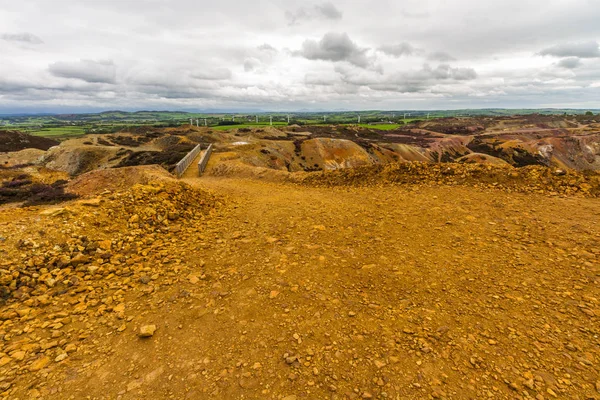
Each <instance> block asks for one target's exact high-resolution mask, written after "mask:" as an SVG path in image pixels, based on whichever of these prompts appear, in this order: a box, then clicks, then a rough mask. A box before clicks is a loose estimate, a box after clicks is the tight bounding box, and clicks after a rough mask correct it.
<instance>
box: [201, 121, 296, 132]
mask: <svg viewBox="0 0 600 400" xmlns="http://www.w3.org/2000/svg"><path fill="white" fill-rule="evenodd" d="M286 125H287V122H273V126H286ZM267 126H270V125H269V124H268V123H266V124H261V123H259V124H256V123H253V124H239V125H219V126H210V127H209V128H210V129H213V130H217V131H229V130H232V129H240V128H266V127H267Z"/></svg>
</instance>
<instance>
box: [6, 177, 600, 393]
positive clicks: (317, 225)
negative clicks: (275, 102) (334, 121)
mask: <svg viewBox="0 0 600 400" xmlns="http://www.w3.org/2000/svg"><path fill="white" fill-rule="evenodd" d="M187 182H188V183H190V184H192V185H194V186H196V187H199V188H202V189H204V190H206V189H209V190H210V191H211V193H214V194H215V196H217V198H218V199H220V200H219V202H222V205H221V206H218V207H216V208H214V209H211V210H209V209H206V210H204V211H203V213H202V214H201V215H195V216H194V215H192V216H189V218H180V219H179V220H177V221H176V223H177V224H176V225H175V229H172V228H173V223H174V222H170V223H169V222H168V219H166V221H165V222H164V224H163V225H161V227H160V228H157V229H159V231H160V232H159V233H160V234H157V231H156V230H155V231H154V232H153V233H152V232H150V233H149V232H148V231H143V230H140V229H136V227H137V226H138V225H136V224H137V222H138V219H136V217H135V216H131V217H129V216H127V221H128V222H127V221H126V222H125V223H124V226H123V227H122V229H121V230H120V231H116V229H117V228H114V229H115V230H111V229H107V228H106V227H109V226H111V225H110V224H111V221H110V218H109V217H110V216H108V217H107V218H106V219H103V220H102V221H103V224H106V225H104V227H105V228H106V229H102V227H98V228H97V230H93V229H91V228H92V224H89V223H88V224H87V225H85V226H82V224H83V222H76V221H86V219H85V218H86V216H87V215H88V214H90V213H91V216H93V215H94V213H96V217H97V218H100V216H101V215H103V214H102V212H103V211H102V210H103V209H104V208H106V207H109V206H110V205H111V204H112V203H111V200H110V197H109V196H110V195H103V196H102V197H101V198H100V200H97V201H96V203H94V204H92V205H91V207H90V205H87V206H85V205H72V206H70V205H67V206H66V208H67V209H68V208H69V207H71V208H73V210H74V212H73V213H72V214H66V215H70V216H65V214H60V213H57V214H59V215H57V216H56V215H55V216H44V217H40V216H39V213H40V209H37V210H33V211H27V210H18V211H15V210H10V211H4V212H2V213H3V214H4V215H2V219H1V221H2V225H1V227H2V229H3V231H4V230H5V229H6V230H7V231H9V230H11V229H12V230H13V231H11V232H15V231H14V229H17V228H19V227H20V228H19V229H20V231H19V232H21V233H19V235H20V236H23V235H25V236H27V237H30V238H31V239H30V240H31V241H32V242H35V243H37V245H39V243H41V242H43V241H44V240H45V241H50V242H52V240H59V239H58V236H59V234H58V233H57V234H56V236H53V234H52V229H55V230H57V232H58V231H59V230H60V229H64V227H66V226H70V227H71V229H72V232H74V233H72V234H70V237H71V239H70V240H71V241H75V245H77V243H79V244H81V243H80V242H81V241H82V239H80V238H79V239H77V238H78V236H77V234H79V233H78V232H87V235H88V238H86V239H85V240H84V241H83V242H85V243H87V242H92V241H94V240H99V243H100V248H99V249H97V250H95V251H96V254H99V255H100V256H102V255H103V254H106V253H107V252H110V254H109V256H107V257H104V258H102V257H98V256H97V255H93V256H91V257H90V260H87V259H86V260H80V261H81V263H79V264H77V267H73V268H70V267H68V266H67V267H64V266H63V267H62V269H61V270H62V271H64V269H65V268H67V269H68V271H67V272H65V273H60V274H59V275H58V276H57V277H56V280H57V281H59V282H58V283H55V284H54V285H55V286H54V287H45V286H44V285H42V286H41V288H38V289H37V292H31V293H29V296H24V297H23V298H22V299H21V300H15V299H14V298H9V299H8V300H7V302H6V304H4V305H3V306H1V309H0V312H1V314H0V315H2V321H0V338H2V339H3V340H2V342H0V346H2V347H1V348H0V359H1V360H2V361H0V365H1V366H0V387H1V389H0V390H2V391H4V393H3V395H4V396H5V397H7V398H10V399H29V398H36V397H37V398H45V399H82V398H89V399H285V400H293V399H296V400H301V399H370V398H373V399H386V398H387V399H427V398H440V399H444V398H446V399H481V398H495V399H515V398H523V399H528V398H535V399H552V398H563V399H566V398H569V399H600V393H599V390H600V347H599V345H600V338H599V337H598V335H599V334H600V325H599V318H600V303H599V299H600V288H599V283H600V266H599V258H600V248H599V247H598V243H599V239H600V227H599V226H598V224H597V221H598V218H599V217H600V203H599V202H598V200H597V199H583V198H573V197H563V198H561V197H547V196H543V195H533V194H529V195H525V194H515V193H512V194H510V193H506V192H503V191H500V190H492V189H474V188H469V187H450V186H435V185H422V186H381V187H371V188H349V187H337V188H311V187H303V186H298V185H291V184H281V183H267V182H260V181H250V180H237V179H218V178H202V179H188V180H187ZM202 193H204V192H202ZM107 196H108V197H107ZM187 207H193V203H190V204H188V205H187ZM88 210H94V211H88ZM7 213H10V215H7ZM78 216H79V217H78ZM40 218H42V219H41V220H40ZM90 218H91V217H90ZM141 219H142V221H143V219H144V217H143V215H142V218H141ZM34 221H37V222H38V223H42V224H44V225H45V229H46V231H47V232H46V233H45V236H44V237H43V238H40V237H37V236H36V230H35V229H32V228H31V225H32V224H33V222H34ZM126 226H129V229H126ZM94 229H96V228H94ZM94 235H95V236H94ZM2 236H6V241H5V242H4V245H5V246H6V247H7V248H10V249H9V250H7V251H6V254H5V256H3V259H4V261H3V264H2V265H4V266H3V267H2V268H5V269H9V263H11V262H12V263H18V262H20V261H19V260H24V259H26V258H27V257H29V254H31V252H32V251H33V250H32V249H26V250H19V251H15V250H14V249H13V247H14V245H15V244H14V242H15V241H16V239H17V238H16V237H13V235H11V236H8V235H2ZM54 238H56V239H54ZM73 238H74V239H73ZM111 238H112V242H111V241H110V239H111ZM101 239H102V241H100V240H101ZM61 240H63V239H61ZM106 240H109V241H108V242H106ZM67 241H68V238H67ZM86 241H87V242H86ZM38 242H39V243H38ZM85 243H83V245H81V247H79V249H82V248H84V247H85V246H84V245H85ZM0 245H1V244H0ZM35 245H36V244H34V246H35ZM50 245H54V244H53V243H50ZM92 248H93V247H92ZM76 250H77V249H76ZM70 257H72V258H75V257H78V255H73V254H71V255H70ZM80 258H81V257H80ZM96 258H97V259H98V261H93V260H94V259H96ZM64 261H65V263H66V264H67V265H68V264H69V261H68V260H64ZM107 264H108V265H109V267H107ZM90 267H92V268H91V270H90ZM94 268H100V272H102V271H104V272H103V273H100V276H98V275H99V271H98V269H94ZM61 280H64V282H63V283H65V284H64V285H63V289H62V290H60V291H57V290H55V288H56V287H57V286H56V285H59V283H60V281H61ZM51 283H52V282H51ZM34 293H35V295H34ZM44 294H46V297H45V298H44V297H43V296H44ZM36 296H38V297H39V296H42V299H38V297H36ZM145 325H155V326H156V328H157V329H156V331H155V332H154V333H153V335H152V336H150V337H147V338H140V337H139V329H140V328H141V327H142V326H145Z"/></svg>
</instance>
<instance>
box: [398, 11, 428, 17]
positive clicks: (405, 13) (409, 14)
mask: <svg viewBox="0 0 600 400" xmlns="http://www.w3.org/2000/svg"><path fill="white" fill-rule="evenodd" d="M400 14H402V16H403V17H405V18H427V17H429V16H430V14H429V13H428V12H415V11H406V10H402V11H400Z"/></svg>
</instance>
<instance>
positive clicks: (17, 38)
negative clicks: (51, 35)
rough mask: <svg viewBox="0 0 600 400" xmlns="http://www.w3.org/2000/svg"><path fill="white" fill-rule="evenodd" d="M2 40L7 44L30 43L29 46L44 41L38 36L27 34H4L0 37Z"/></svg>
mask: <svg viewBox="0 0 600 400" xmlns="http://www.w3.org/2000/svg"><path fill="white" fill-rule="evenodd" d="M0 37H1V38H2V39H3V40H6V41H9V42H22V43H30V44H42V43H44V41H43V40H42V39H41V38H39V37H38V36H36V35H34V34H32V33H29V32H23V33H5V34H3V35H1V36H0Z"/></svg>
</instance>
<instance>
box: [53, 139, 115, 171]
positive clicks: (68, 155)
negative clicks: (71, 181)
mask: <svg viewBox="0 0 600 400" xmlns="http://www.w3.org/2000/svg"><path fill="white" fill-rule="evenodd" d="M118 154H119V149H118V148H116V147H112V146H90V145H81V146H68V145H65V144H64V143H63V144H62V145H61V146H57V147H55V148H53V149H51V150H50V151H49V152H48V153H47V154H46V156H45V157H44V161H43V162H44V164H45V166H46V167H47V168H50V169H55V170H58V171H64V172H67V173H68V174H70V175H72V176H75V175H80V174H83V173H85V172H89V171H93V170H96V169H100V168H106V167H107V166H110V165H111V164H113V163H112V162H111V161H113V160H114V159H115V158H119V156H118Z"/></svg>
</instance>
